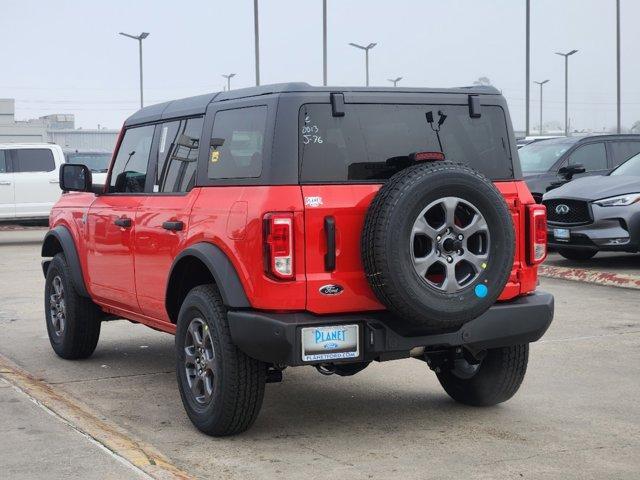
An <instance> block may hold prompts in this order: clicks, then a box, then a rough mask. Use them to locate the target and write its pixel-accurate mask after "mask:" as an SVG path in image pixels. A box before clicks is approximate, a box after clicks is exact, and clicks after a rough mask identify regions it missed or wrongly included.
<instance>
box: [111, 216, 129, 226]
mask: <svg viewBox="0 0 640 480" xmlns="http://www.w3.org/2000/svg"><path fill="white" fill-rule="evenodd" d="M113 223H114V224H116V225H117V226H119V227H122V228H131V219H130V218H127V217H120V218H116V219H115V220H114V222H113Z"/></svg>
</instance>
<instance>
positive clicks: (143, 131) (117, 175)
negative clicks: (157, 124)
mask: <svg viewBox="0 0 640 480" xmlns="http://www.w3.org/2000/svg"><path fill="white" fill-rule="evenodd" d="M153 130H154V126H153V125H147V126H146V127H135V128H128V129H127V130H126V131H125V133H124V138H123V139H122V143H121V144H120V149H119V150H118V155H117V156H116V160H115V162H114V164H113V169H112V170H111V178H110V182H109V192H112V193H142V192H144V186H145V182H146V178H147V165H148V163H149V152H150V151H151V142H152V141H153Z"/></svg>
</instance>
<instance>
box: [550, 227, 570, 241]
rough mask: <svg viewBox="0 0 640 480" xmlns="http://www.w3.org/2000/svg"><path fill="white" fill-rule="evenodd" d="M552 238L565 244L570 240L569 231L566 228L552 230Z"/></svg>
mask: <svg viewBox="0 0 640 480" xmlns="http://www.w3.org/2000/svg"><path fill="white" fill-rule="evenodd" d="M553 238H555V239H556V240H561V241H565V242H567V241H569V239H570V238H571V233H570V232H569V229H567V228H554V229H553Z"/></svg>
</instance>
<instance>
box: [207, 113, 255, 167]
mask: <svg viewBox="0 0 640 480" xmlns="http://www.w3.org/2000/svg"><path fill="white" fill-rule="evenodd" d="M266 127H267V107H266V106H258V107H246V108H238V109H234V110H223V111H219V112H217V113H216V116H215V118H214V121H213V132H212V133H211V146H210V150H209V159H208V162H207V163H208V167H207V175H208V177H209V178H210V179H223V178H257V177H259V176H260V174H261V173H262V159H263V157H264V138H265V131H266ZM220 144H221V145H220Z"/></svg>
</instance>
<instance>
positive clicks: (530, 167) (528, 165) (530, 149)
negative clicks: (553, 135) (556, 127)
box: [518, 139, 574, 173]
mask: <svg viewBox="0 0 640 480" xmlns="http://www.w3.org/2000/svg"><path fill="white" fill-rule="evenodd" d="M573 144H574V142H573V141H567V140H565V139H563V140H562V141H557V140H547V141H540V142H534V143H530V144H529V145H525V146H524V147H522V148H521V149H520V150H518V156H519V157H520V165H521V166H522V172H523V173H533V172H547V171H549V170H550V169H551V167H552V166H553V164H554V163H556V161H557V160H558V159H559V158H560V157H561V156H562V154H563V153H564V152H566V151H567V150H569V148H571V146H572V145H573Z"/></svg>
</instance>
